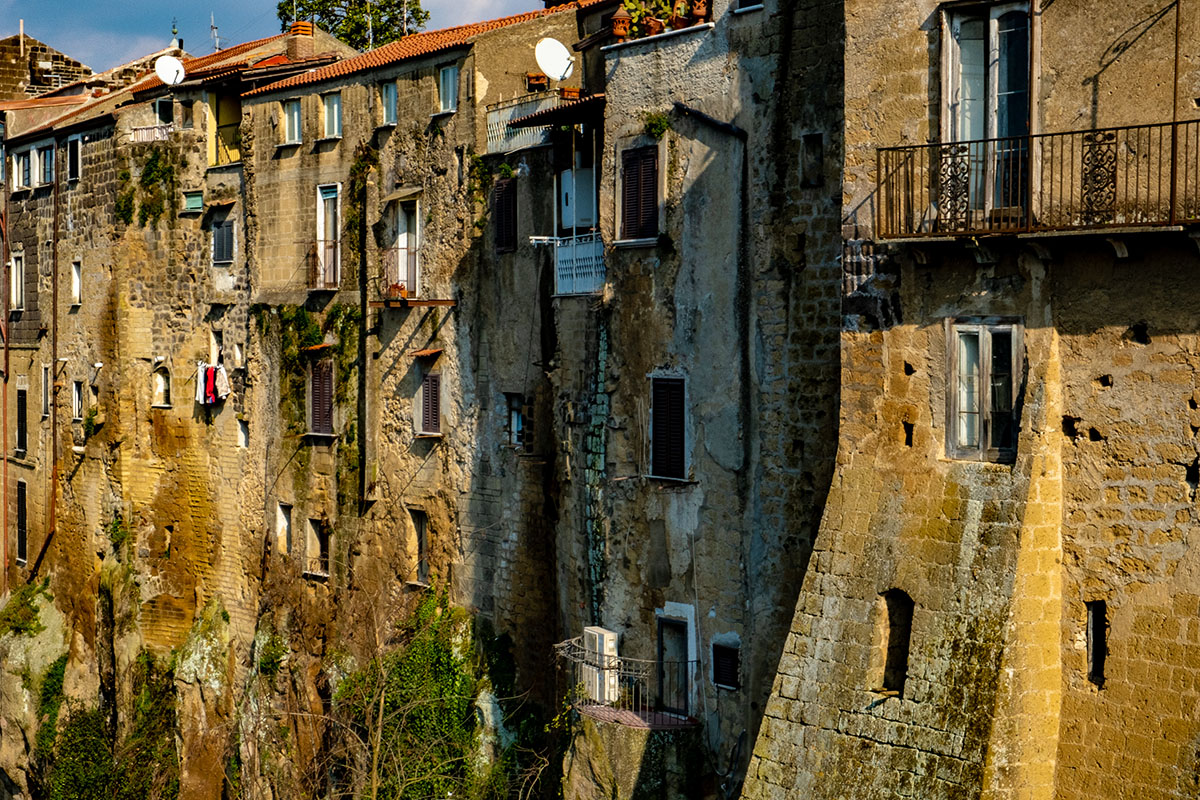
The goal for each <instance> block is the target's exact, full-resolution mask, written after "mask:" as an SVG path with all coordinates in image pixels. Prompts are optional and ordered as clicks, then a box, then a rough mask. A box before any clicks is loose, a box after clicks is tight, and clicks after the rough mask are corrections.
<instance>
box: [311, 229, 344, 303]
mask: <svg viewBox="0 0 1200 800" xmlns="http://www.w3.org/2000/svg"><path fill="white" fill-rule="evenodd" d="M340 245H341V242H339V241H338V240H337V239H318V240H317V241H316V242H314V243H313V246H312V249H311V250H309V255H308V288H310V289H316V290H322V291H329V290H336V289H337V288H338V286H339V284H340V283H341V281H342V252H341V247H340Z"/></svg>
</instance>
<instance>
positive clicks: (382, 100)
mask: <svg viewBox="0 0 1200 800" xmlns="http://www.w3.org/2000/svg"><path fill="white" fill-rule="evenodd" d="M379 109H380V120H381V121H382V123H383V124H384V125H395V124H396V82H395V81H387V82H386V83H381V84H379Z"/></svg>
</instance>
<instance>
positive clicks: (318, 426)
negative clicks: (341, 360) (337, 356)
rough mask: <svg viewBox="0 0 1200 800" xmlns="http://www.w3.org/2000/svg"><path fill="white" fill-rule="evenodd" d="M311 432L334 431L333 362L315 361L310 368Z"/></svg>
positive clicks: (324, 432) (325, 432) (326, 432)
mask: <svg viewBox="0 0 1200 800" xmlns="http://www.w3.org/2000/svg"><path fill="white" fill-rule="evenodd" d="M309 384H310V385H309V410H310V415H309V428H308V430H309V433H323V434H332V433H333V362H332V361H330V360H329V359H321V360H319V361H314V362H313V363H312V367H311V368H310V370H309Z"/></svg>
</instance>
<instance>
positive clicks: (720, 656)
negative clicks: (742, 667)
mask: <svg viewBox="0 0 1200 800" xmlns="http://www.w3.org/2000/svg"><path fill="white" fill-rule="evenodd" d="M712 653H713V658H712V663H713V683H715V684H717V685H718V686H725V687H728V688H730V689H736V688H738V687H739V686H740V685H741V684H739V683H738V661H739V660H740V659H739V655H740V653H739V651H738V648H736V647H729V646H727V645H723V644H714V645H713V646H712Z"/></svg>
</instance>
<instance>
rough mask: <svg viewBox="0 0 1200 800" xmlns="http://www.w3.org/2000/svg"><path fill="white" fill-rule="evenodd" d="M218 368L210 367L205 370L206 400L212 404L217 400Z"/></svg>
mask: <svg viewBox="0 0 1200 800" xmlns="http://www.w3.org/2000/svg"><path fill="white" fill-rule="evenodd" d="M216 384H217V368H216V367H209V368H208V369H206V370H204V402H205V403H208V404H209V405H212V404H213V403H215V402H217V388H216Z"/></svg>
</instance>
